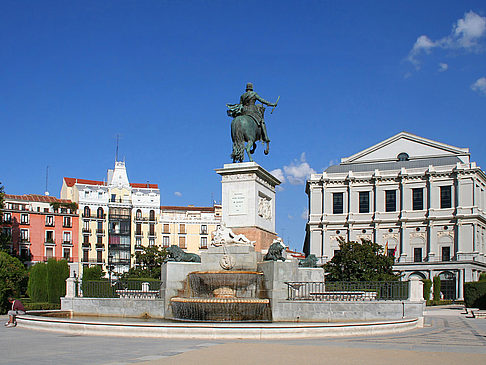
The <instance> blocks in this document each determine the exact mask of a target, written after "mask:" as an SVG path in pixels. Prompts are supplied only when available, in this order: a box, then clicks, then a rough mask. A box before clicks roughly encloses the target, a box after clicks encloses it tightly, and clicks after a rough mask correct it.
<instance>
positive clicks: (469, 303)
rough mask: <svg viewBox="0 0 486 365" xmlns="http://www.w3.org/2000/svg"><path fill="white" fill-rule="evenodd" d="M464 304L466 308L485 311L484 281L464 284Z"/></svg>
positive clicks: (485, 287)
mask: <svg viewBox="0 0 486 365" xmlns="http://www.w3.org/2000/svg"><path fill="white" fill-rule="evenodd" d="M464 302H465V304H466V307H468V308H479V309H486V281H477V282H473V283H465V284H464Z"/></svg>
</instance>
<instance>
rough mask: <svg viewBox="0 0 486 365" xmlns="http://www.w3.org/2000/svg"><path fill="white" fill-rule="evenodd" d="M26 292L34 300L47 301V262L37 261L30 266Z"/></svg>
mask: <svg viewBox="0 0 486 365" xmlns="http://www.w3.org/2000/svg"><path fill="white" fill-rule="evenodd" d="M27 294H28V296H29V297H30V298H31V300H32V301H34V302H47V264H45V263H43V262H39V263H37V264H35V265H33V266H32V267H31V268H30V270H29V283H28V286H27Z"/></svg>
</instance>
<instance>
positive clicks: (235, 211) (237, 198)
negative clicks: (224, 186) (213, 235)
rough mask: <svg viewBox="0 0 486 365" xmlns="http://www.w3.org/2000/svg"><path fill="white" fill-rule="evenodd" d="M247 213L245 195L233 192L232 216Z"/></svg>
mask: <svg viewBox="0 0 486 365" xmlns="http://www.w3.org/2000/svg"><path fill="white" fill-rule="evenodd" d="M246 213H247V202H246V195H245V193H241V192H233V193H232V194H231V201H230V213H229V214H230V215H241V214H246Z"/></svg>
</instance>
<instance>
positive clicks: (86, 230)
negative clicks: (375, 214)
mask: <svg viewBox="0 0 486 365" xmlns="http://www.w3.org/2000/svg"><path fill="white" fill-rule="evenodd" d="M82 231H83V233H91V228H83V229H82Z"/></svg>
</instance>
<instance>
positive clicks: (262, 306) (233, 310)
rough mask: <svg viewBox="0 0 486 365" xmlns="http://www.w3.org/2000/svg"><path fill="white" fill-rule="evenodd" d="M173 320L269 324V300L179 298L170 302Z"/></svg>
mask: <svg viewBox="0 0 486 365" xmlns="http://www.w3.org/2000/svg"><path fill="white" fill-rule="evenodd" d="M170 304H171V309H172V315H173V319H177V320H185V321H189V320H191V321H209V322H250V321H251V322H270V321H271V310H270V300H269V299H260V298H181V297H175V298H172V299H171V300H170Z"/></svg>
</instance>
